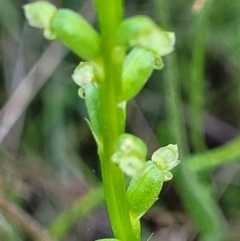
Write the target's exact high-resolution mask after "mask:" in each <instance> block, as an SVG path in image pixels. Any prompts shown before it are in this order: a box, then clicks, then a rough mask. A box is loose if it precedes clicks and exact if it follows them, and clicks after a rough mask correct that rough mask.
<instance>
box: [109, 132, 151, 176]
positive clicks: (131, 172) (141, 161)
mask: <svg viewBox="0 0 240 241" xmlns="http://www.w3.org/2000/svg"><path fill="white" fill-rule="evenodd" d="M114 149H115V152H114V154H113V155H112V157H111V160H112V162H114V163H116V164H118V165H119V168H120V169H121V170H122V171H123V172H124V173H125V174H126V175H128V176H136V175H138V174H140V173H141V172H142V171H144V167H145V162H146V156H147V147H146V145H145V143H144V142H143V141H142V140H141V139H139V138H138V137H136V136H133V135H130V134H126V133H125V134H122V135H120V137H119V138H118V140H117V142H116V144H115V147H114Z"/></svg>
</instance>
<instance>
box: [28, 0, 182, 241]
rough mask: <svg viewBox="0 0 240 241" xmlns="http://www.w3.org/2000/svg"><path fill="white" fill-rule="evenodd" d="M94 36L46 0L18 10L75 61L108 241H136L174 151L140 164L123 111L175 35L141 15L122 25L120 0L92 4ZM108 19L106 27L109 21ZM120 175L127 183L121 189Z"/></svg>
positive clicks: (141, 152)
mask: <svg viewBox="0 0 240 241" xmlns="http://www.w3.org/2000/svg"><path fill="white" fill-rule="evenodd" d="M94 3H95V7H96V12H97V14H98V21H99V31H97V30H95V29H94V28H93V27H92V26H91V25H90V24H89V23H88V22H87V21H86V20H85V19H84V18H83V17H82V16H80V15H79V14H78V13H76V12H74V11H72V10H69V9H57V8H56V7H55V6H54V5H52V4H51V3H49V2H46V1H36V2H33V3H30V4H27V5H25V6H24V11H25V15H26V17H27V19H28V22H29V24H30V25H31V26H33V27H36V28H39V29H42V30H43V34H44V37H45V38H46V39H49V40H54V39H58V40H60V41H61V42H62V43H63V44H64V45H65V46H66V47H67V48H69V49H70V50H72V51H73V52H74V53H75V54H77V55H78V56H79V57H80V58H81V59H83V60H84V61H81V62H80V64H79V65H78V66H77V67H76V69H75V71H74V73H73V75H72V78H73V80H74V82H75V83H76V84H77V85H78V86H79V91H78V94H79V96H80V98H82V99H83V100H84V101H85V103H86V106H87V110H88V119H87V122H88V124H89V127H90V129H91V131H92V134H93V136H94V138H95V140H96V143H97V146H98V154H99V157H100V161H101V173H102V181H103V188H104V193H105V198H106V204H107V209H108V212H109V217H110V221H111V225H112V229H113V232H114V238H109V239H101V240H102V241H107V240H108V241H130V240H131V241H140V240H141V225H140V218H141V217H142V216H143V215H144V214H145V213H146V212H147V211H148V210H149V209H150V207H151V206H152V205H153V204H154V202H155V201H156V200H157V199H158V195H159V193H160V191H161V189H162V185H163V182H164V181H168V180H170V179H171V178H172V174H171V172H170V170H171V169H172V168H174V167H175V166H176V165H178V164H179V160H178V147H177V145H173V144H169V145H167V146H165V147H162V148H160V149H158V150H156V151H155V152H154V153H153V155H152V158H151V160H148V161H147V147H146V144H145V143H144V142H143V141H142V140H141V139H140V138H138V137H136V136H134V135H132V134H128V133H124V130H125V122H126V105H127V102H128V101H129V100H131V99H132V98H134V97H135V96H136V95H137V94H138V93H139V92H140V91H141V89H142V88H143V86H144V85H145V83H146V82H147V80H148V78H149V76H150V75H151V73H152V72H153V70H154V69H156V70H159V69H162V68H163V66H164V64H163V60H162V57H163V56H164V55H166V54H169V53H170V52H172V51H173V49H174V44H175V35H174V33H173V32H167V31H163V30H162V29H160V28H159V27H158V26H157V25H156V24H155V23H154V22H153V20H151V19H150V18H149V17H147V16H133V17H130V18H127V19H123V17H122V15H123V3H122V1H121V0H95V1H94ZM109 19H111V21H109ZM125 175H127V176H129V177H130V178H131V180H130V183H129V184H128V186H126V184H125Z"/></svg>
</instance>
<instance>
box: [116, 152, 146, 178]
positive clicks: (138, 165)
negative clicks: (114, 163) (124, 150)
mask: <svg viewBox="0 0 240 241" xmlns="http://www.w3.org/2000/svg"><path fill="white" fill-rule="evenodd" d="M119 167H120V169H121V170H122V171H123V172H124V173H125V174H126V175H128V176H131V177H133V176H136V175H138V174H139V173H141V172H143V170H144V167H145V162H143V161H142V160H140V159H139V158H137V157H136V156H129V157H126V158H123V159H121V162H120V163H119Z"/></svg>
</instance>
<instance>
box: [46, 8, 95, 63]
mask: <svg viewBox="0 0 240 241" xmlns="http://www.w3.org/2000/svg"><path fill="white" fill-rule="evenodd" d="M51 28H52V29H53V30H54V32H55V33H56V36H57V38H58V39H59V40H61V41H62V42H63V44H64V45H66V46H67V47H68V48H69V49H71V50H72V51H74V52H75V53H76V54H78V55H79V56H80V57H82V58H83V59H86V60H94V59H95V58H96V57H97V56H98V55H99V35H98V33H97V32H96V31H95V30H94V29H93V28H92V26H91V25H90V24H89V23H88V22H87V21H86V20H85V19H84V18H83V17H82V16H80V15H79V14H77V13H75V12H73V11H71V10H68V9H60V10H58V11H57V13H56V14H55V16H54V18H53V19H52V22H51Z"/></svg>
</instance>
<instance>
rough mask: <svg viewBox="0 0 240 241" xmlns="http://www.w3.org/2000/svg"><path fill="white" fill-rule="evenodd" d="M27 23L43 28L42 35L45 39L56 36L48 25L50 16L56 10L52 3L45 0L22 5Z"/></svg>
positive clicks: (52, 15)
mask: <svg viewBox="0 0 240 241" xmlns="http://www.w3.org/2000/svg"><path fill="white" fill-rule="evenodd" d="M23 9H24V12H25V15H26V18H27V20H28V22H29V25H30V26H32V27H35V28H40V29H43V30H44V37H45V38H47V39H54V38H56V36H55V34H54V32H53V31H52V29H51V27H50V23H51V20H52V18H53V17H54V15H55V14H56V12H57V9H56V7H55V6H54V5H52V4H51V3H49V2H45V1H37V2H33V3H29V4H26V5H24V6H23Z"/></svg>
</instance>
